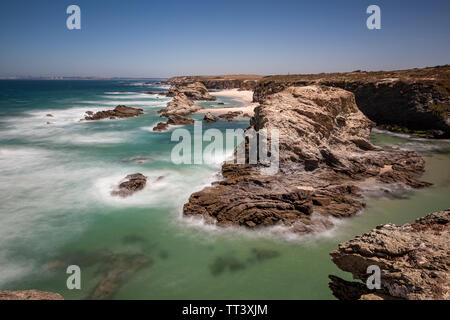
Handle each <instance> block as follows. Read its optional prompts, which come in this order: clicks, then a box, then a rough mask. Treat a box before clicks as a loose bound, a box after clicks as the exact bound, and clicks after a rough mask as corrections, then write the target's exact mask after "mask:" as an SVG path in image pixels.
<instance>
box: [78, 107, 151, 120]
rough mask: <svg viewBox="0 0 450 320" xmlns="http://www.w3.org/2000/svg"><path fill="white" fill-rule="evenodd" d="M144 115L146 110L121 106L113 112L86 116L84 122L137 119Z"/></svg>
mask: <svg viewBox="0 0 450 320" xmlns="http://www.w3.org/2000/svg"><path fill="white" fill-rule="evenodd" d="M86 113H87V112H86ZM141 114H144V110H142V109H136V108H132V107H127V106H124V105H119V106H117V107H115V108H114V109H113V110H107V111H99V112H96V113H95V114H93V115H89V116H86V117H85V118H84V120H101V119H106V118H108V119H116V118H130V117H137V116H139V115H141Z"/></svg>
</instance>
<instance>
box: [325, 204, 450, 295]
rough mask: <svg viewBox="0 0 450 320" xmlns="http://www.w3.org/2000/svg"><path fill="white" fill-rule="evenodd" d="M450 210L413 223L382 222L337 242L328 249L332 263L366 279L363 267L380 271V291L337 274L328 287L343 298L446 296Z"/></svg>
mask: <svg viewBox="0 0 450 320" xmlns="http://www.w3.org/2000/svg"><path fill="white" fill-rule="evenodd" d="M449 240H450V209H447V210H444V211H440V212H435V213H431V214H429V215H427V216H426V217H424V218H420V219H417V220H416V221H415V222H414V223H411V224H405V225H402V226H396V225H393V224H385V225H382V226H378V227H377V228H376V229H373V230H372V231H370V232H368V233H365V234H363V235H362V236H357V237H356V238H354V239H353V240H350V241H348V242H344V243H341V244H340V245H339V249H338V250H334V251H333V252H331V257H332V260H333V262H334V263H335V264H336V265H337V266H338V267H339V268H340V269H342V270H344V271H347V272H351V273H352V274H353V277H354V278H355V279H360V280H362V281H363V282H364V283H365V282H366V280H367V277H368V276H370V275H371V273H370V274H368V273H367V267H368V266H371V265H376V266H378V267H379V268H380V269H381V289H379V290H376V291H370V290H369V289H367V287H366V286H365V285H364V284H363V283H361V282H349V281H344V280H342V279H340V278H338V277H336V276H330V279H331V280H332V281H331V283H330V288H331V289H332V291H333V294H334V295H335V296H336V297H337V298H339V299H343V300H354V299H368V298H370V296H371V297H377V298H379V299H411V300H425V299H427V300H428V299H442V300H448V299H450V241H449Z"/></svg>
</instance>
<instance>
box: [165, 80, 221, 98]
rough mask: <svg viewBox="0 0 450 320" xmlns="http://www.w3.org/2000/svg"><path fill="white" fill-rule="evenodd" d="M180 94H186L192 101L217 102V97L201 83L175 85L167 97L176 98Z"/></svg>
mask: <svg viewBox="0 0 450 320" xmlns="http://www.w3.org/2000/svg"><path fill="white" fill-rule="evenodd" d="M180 93H183V94H185V95H186V96H187V97H188V98H190V99H192V100H208V101H214V100H216V97H213V96H212V95H210V94H209V92H208V89H206V87H205V86H204V85H203V83H201V82H193V83H187V84H177V85H173V86H172V87H170V89H169V92H168V93H167V96H169V97H175V96H177V95H179V94H180Z"/></svg>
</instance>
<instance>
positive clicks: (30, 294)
mask: <svg viewBox="0 0 450 320" xmlns="http://www.w3.org/2000/svg"><path fill="white" fill-rule="evenodd" d="M0 300H64V298H63V297H62V296H61V295H60V294H57V293H53V292H46V291H39V290H18V291H0Z"/></svg>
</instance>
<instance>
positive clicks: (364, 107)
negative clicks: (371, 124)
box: [253, 65, 450, 138]
mask: <svg viewBox="0 0 450 320" xmlns="http://www.w3.org/2000/svg"><path fill="white" fill-rule="evenodd" d="M312 84H321V85H326V86H332V87H338V88H342V89H345V90H348V91H350V92H352V93H354V94H355V98H356V103H357V105H358V107H359V108H360V110H361V111H362V112H363V113H364V114H365V115H366V116H367V117H368V118H369V119H371V120H372V121H375V122H376V123H377V125H380V126H383V127H384V128H386V129H389V130H393V131H403V132H406V133H413V134H418V135H421V136H432V137H435V138H449V137H450V66H448V65H446V66H440V67H434V68H423V69H410V70H398V71H377V72H361V71H357V72H347V73H329V74H303V75H301V74H299V75H279V76H269V77H264V78H262V79H261V80H260V81H259V83H258V85H257V86H256V88H255V90H254V95H253V101H254V102H262V101H263V100H264V99H265V98H266V97H267V96H269V95H271V94H274V93H277V92H280V91H283V90H284V89H286V88H288V87H291V86H306V85H312Z"/></svg>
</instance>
